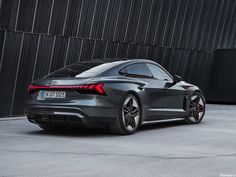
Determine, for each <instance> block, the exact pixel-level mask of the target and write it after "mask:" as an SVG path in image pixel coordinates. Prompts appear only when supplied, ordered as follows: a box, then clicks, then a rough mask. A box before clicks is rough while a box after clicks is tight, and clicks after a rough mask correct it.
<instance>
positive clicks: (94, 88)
mask: <svg viewBox="0 0 236 177" xmlns="http://www.w3.org/2000/svg"><path fill="white" fill-rule="evenodd" d="M42 89H44V90H49V89H50V90H52V89H57V90H60V89H63V90H65V89H66V90H67V89H72V90H76V91H78V92H79V93H96V94H101V95H104V94H105V92H104V90H103V84H101V83H99V84H86V85H70V86H69V85H65V86H60V85H58V86H56V85H52V86H41V85H32V84H30V85H29V86H28V93H32V92H34V91H36V90H42Z"/></svg>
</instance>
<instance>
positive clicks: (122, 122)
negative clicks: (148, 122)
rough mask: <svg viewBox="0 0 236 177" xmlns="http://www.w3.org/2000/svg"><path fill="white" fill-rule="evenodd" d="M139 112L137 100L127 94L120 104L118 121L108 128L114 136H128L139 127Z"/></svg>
mask: <svg viewBox="0 0 236 177" xmlns="http://www.w3.org/2000/svg"><path fill="white" fill-rule="evenodd" d="M140 120H141V110H140V105H139V102H138V100H137V98H136V97H135V96H134V95H132V94H128V95H127V96H126V97H125V98H124V99H123V100H122V102H121V105H120V108H119V116H118V119H117V120H116V121H115V122H113V123H112V124H110V125H109V126H108V128H109V130H110V131H111V132H112V133H114V134H121V135H129V134H132V133H134V132H135V130H136V129H137V128H138V127H139V124H140Z"/></svg>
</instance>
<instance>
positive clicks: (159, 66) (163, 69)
mask: <svg viewBox="0 0 236 177" xmlns="http://www.w3.org/2000/svg"><path fill="white" fill-rule="evenodd" d="M148 64H150V65H154V66H157V67H158V68H160V69H161V70H162V71H164V73H166V74H167V75H168V76H169V77H170V78H171V82H174V78H173V76H172V75H171V74H170V73H169V72H168V71H166V69H165V68H163V67H162V66H161V65H159V64H155V63H146V65H147V68H148V69H149V67H148ZM149 70H150V69H149ZM150 72H151V73H152V71H150ZM152 76H153V74H152ZM153 78H154V79H157V80H160V81H166V80H162V79H158V78H155V77H154V76H153Z"/></svg>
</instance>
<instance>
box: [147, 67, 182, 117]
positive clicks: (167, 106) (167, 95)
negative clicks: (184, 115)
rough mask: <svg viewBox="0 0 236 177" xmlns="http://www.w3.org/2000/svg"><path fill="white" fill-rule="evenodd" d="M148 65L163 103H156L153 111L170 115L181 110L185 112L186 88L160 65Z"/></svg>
mask: <svg viewBox="0 0 236 177" xmlns="http://www.w3.org/2000/svg"><path fill="white" fill-rule="evenodd" d="M146 65H147V67H148V69H149V70H150V72H151V73H152V75H153V77H154V79H155V82H156V86H157V87H156V90H157V91H155V92H156V93H158V97H159V99H158V100H159V101H160V103H161V106H160V105H159V104H157V105H154V106H155V108H154V109H153V110H152V111H156V112H157V114H168V115H177V114H179V112H183V104H184V103H183V101H184V97H185V89H183V88H181V87H180V86H178V84H175V83H174V81H173V78H172V76H171V75H170V74H169V73H168V72H167V71H165V70H164V69H163V68H161V67H160V66H158V65H155V64H152V63H147V64H146ZM153 98H154V97H153Z"/></svg>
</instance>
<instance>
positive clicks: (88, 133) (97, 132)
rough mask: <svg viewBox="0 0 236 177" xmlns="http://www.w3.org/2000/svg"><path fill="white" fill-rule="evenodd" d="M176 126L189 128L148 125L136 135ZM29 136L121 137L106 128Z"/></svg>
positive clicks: (176, 123)
mask: <svg viewBox="0 0 236 177" xmlns="http://www.w3.org/2000/svg"><path fill="white" fill-rule="evenodd" d="M176 126H187V125H186V123H185V122H183V121H175V122H162V123H155V124H148V125H143V126H141V127H140V128H139V129H138V130H137V132H136V133H134V134H133V135H135V134H137V133H142V132H147V131H153V130H155V131H158V130H162V129H166V128H171V127H176ZM26 133H27V134H28V135H47V136H48V135H50V136H69V137H106V136H107V137H109V136H119V135H114V134H111V133H110V131H109V130H108V129H105V128H79V129H70V130H60V131H54V132H49V131H45V130H36V131H28V132H26Z"/></svg>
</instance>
